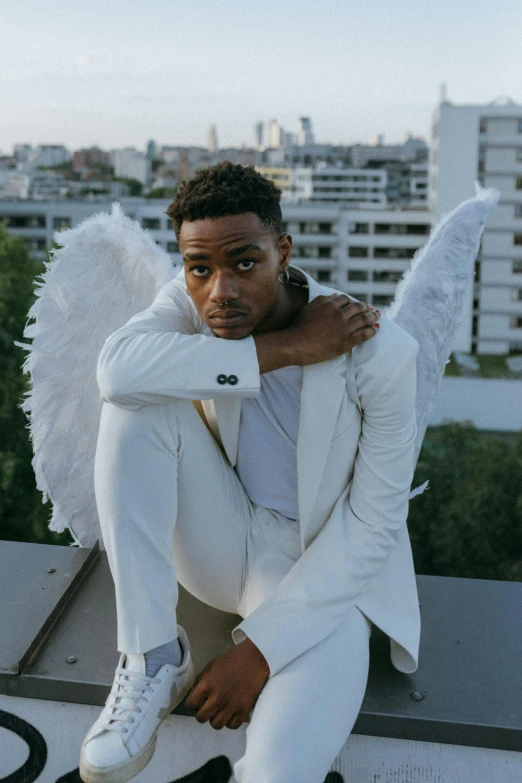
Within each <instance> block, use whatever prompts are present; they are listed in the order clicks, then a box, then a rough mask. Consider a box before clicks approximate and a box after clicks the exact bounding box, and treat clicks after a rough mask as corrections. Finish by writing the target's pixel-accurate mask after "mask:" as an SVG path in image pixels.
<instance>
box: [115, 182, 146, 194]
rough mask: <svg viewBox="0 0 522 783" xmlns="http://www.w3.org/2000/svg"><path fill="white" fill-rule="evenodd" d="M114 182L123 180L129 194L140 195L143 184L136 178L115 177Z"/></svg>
mask: <svg viewBox="0 0 522 783" xmlns="http://www.w3.org/2000/svg"><path fill="white" fill-rule="evenodd" d="M115 181H116V182H125V184H126V185H127V187H128V188H129V196H141V191H142V190H143V185H142V184H141V182H140V181H139V180H138V179H132V178H128V177H115Z"/></svg>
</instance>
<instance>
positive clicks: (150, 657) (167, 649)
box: [145, 639, 183, 677]
mask: <svg viewBox="0 0 522 783" xmlns="http://www.w3.org/2000/svg"><path fill="white" fill-rule="evenodd" d="M182 659H183V651H182V649H181V645H180V643H179V639H173V640H172V641H171V642H167V643H166V644H161V645H160V646H159V647H155V648H154V649H153V650H149V652H146V653H145V673H146V675H147V677H155V676H156V674H157V673H158V672H159V670H160V669H161V667H162V666H164V665H165V664H166V663H170V664H172V665H174V666H179V665H180V663H181V661H182Z"/></svg>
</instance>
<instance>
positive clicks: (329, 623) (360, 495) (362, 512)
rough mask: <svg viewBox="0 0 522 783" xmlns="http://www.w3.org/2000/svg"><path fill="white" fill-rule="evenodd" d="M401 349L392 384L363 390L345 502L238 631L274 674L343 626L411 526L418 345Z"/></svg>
mask: <svg viewBox="0 0 522 783" xmlns="http://www.w3.org/2000/svg"><path fill="white" fill-rule="evenodd" d="M405 337H406V336H405ZM375 345H376V343H375V344H374V346H373V347H375ZM402 348H403V351H402V354H400V355H399V356H398V358H397V360H396V363H395V367H394V369H393V371H392V373H391V375H390V376H389V377H388V378H387V379H386V381H385V383H384V384H383V385H382V386H381V387H380V388H379V389H378V391H377V392H375V385H376V384H375V379H374V380H373V382H370V383H368V384H367V387H368V388H367V391H366V393H365V394H363V395H362V396H361V399H362V402H363V419H362V431H361V435H360V439H359V450H358V453H357V457H356V460H355V466H354V473H353V480H352V484H351V489H350V490H349V491H346V492H345V493H343V495H342V496H341V498H340V499H339V501H338V504H342V508H336V509H334V512H333V513H332V515H331V517H330V518H329V520H327V521H326V523H325V525H324V527H323V528H322V529H321V531H320V532H319V534H318V535H317V536H316V538H315V539H314V541H313V542H312V543H311V544H310V546H309V547H308V548H307V549H306V550H305V552H304V553H303V554H302V556H301V557H300V558H299V560H298V561H297V562H296V563H295V564H294V566H293V567H292V568H291V570H290V571H289V573H288V574H287V575H286V577H285V578H284V579H283V580H282V582H281V583H280V584H279V586H278V587H277V589H276V590H275V591H274V593H273V594H272V595H271V596H270V597H269V598H268V599H267V600H265V601H264V602H263V603H262V604H261V605H260V606H259V607H258V608H257V609H256V610H255V611H254V612H253V613H252V614H251V615H249V616H248V617H247V618H246V619H245V620H243V621H242V622H241V623H240V624H239V625H238V626H236V628H235V629H234V631H233V633H232V636H233V639H234V641H235V642H236V643H237V642H241V641H242V640H243V639H244V638H245V636H247V637H248V638H250V639H251V640H252V641H253V642H254V644H255V645H256V647H257V648H258V649H259V650H260V651H261V652H262V653H263V655H264V657H265V659H266V660H267V662H268V664H269V667H270V674H271V675H273V674H275V673H276V672H278V671H279V670H280V669H282V668H283V667H284V666H285V665H286V664H288V663H289V662H290V661H292V660H294V659H295V658H296V657H297V656H298V655H300V654H301V653H303V652H304V651H305V650H307V649H309V648H310V647H312V646H313V645H314V644H316V643H318V642H319V641H321V639H323V638H325V637H326V636H327V635H328V634H329V633H331V632H332V631H333V630H334V629H335V628H336V627H337V626H338V625H339V623H340V622H341V620H342V619H343V617H344V616H345V614H346V612H347V611H348V610H349V609H350V608H351V607H352V606H353V605H354V604H355V603H356V602H357V599H358V598H359V597H360V596H361V595H362V594H363V592H364V589H365V587H366V586H367V585H368V584H369V582H370V581H371V579H372V578H373V577H374V576H375V575H376V574H377V572H378V571H379V569H380V568H381V567H382V565H383V564H384V562H385V561H386V559H387V557H388V555H389V554H390V552H391V550H392V549H393V548H394V547H395V545H396V544H397V542H398V539H399V536H400V534H401V532H402V531H403V529H404V527H405V524H406V517H407V511H408V494H409V491H410V486H411V481H412V477H413V468H414V465H413V451H414V443H415V433H416V421H415V394H416V372H415V363H416V355H417V350H418V345H417V343H416V342H415V341H414V340H413V338H410V337H409V335H408V336H407V339H406V340H405V345H403V346H402ZM375 356H376V357H377V358H378V354H377V353H376V354H375ZM374 367H375V364H374ZM369 374H370V373H368V375H369ZM371 387H373V394H371V392H370V390H369V389H370V388H371Z"/></svg>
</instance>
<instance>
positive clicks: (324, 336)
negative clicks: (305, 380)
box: [287, 294, 380, 366]
mask: <svg viewBox="0 0 522 783" xmlns="http://www.w3.org/2000/svg"><path fill="white" fill-rule="evenodd" d="M379 315H380V313H379V311H378V310H373V308H371V307H370V306H369V305H367V304H365V303H364V302H353V301H352V300H351V299H350V298H349V297H348V296H346V294H331V295H330V296H318V297H316V298H315V299H314V300H313V301H312V302H310V303H309V304H307V305H305V306H304V307H303V308H302V310H300V312H299V313H298V315H297V317H296V318H295V320H294V321H293V323H292V324H291V326H290V327H289V329H288V330H287V331H288V332H290V334H291V335H292V336H293V338H294V340H295V343H296V350H298V351H299V353H300V357H299V358H300V361H299V364H300V365H302V366H305V365H307V364H316V363H317V362H324V361H326V360H327V359H334V358H335V357H336V356H340V355H341V354H343V353H346V352H347V351H349V350H351V349H352V348H354V347H355V346H356V345H359V344H360V343H362V342H364V341H365V340H368V339H370V337H373V335H374V334H375V333H376V332H377V329H378V327H377V326H376V325H375V324H376V322H377V320H378V318H379Z"/></svg>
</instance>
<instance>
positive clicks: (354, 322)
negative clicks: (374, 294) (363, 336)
mask: <svg viewBox="0 0 522 783" xmlns="http://www.w3.org/2000/svg"><path fill="white" fill-rule="evenodd" d="M346 315H347V318H348V320H349V322H350V329H351V331H352V334H353V332H357V331H358V330H359V329H365V328H366V327H367V326H373V324H374V323H375V322H376V321H378V320H379V318H380V313H379V312H378V311H376V310H366V311H365V312H363V313H361V312H359V313H355V314H354V315H350V314H349V313H346Z"/></svg>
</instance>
